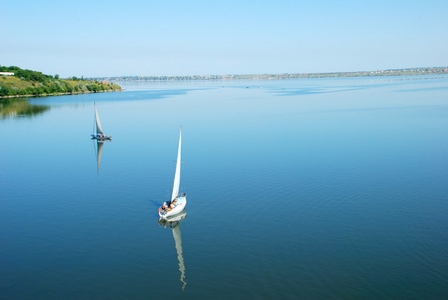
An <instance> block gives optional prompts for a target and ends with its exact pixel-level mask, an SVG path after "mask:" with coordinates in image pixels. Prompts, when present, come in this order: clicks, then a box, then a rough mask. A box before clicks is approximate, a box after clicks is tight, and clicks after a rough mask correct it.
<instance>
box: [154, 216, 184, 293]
mask: <svg viewBox="0 0 448 300" xmlns="http://www.w3.org/2000/svg"><path fill="white" fill-rule="evenodd" d="M186 217H187V211H186V210H185V209H184V210H183V211H181V212H180V213H178V214H176V215H174V216H170V217H167V218H165V219H162V218H160V219H159V225H162V226H164V227H165V228H166V227H167V226H169V227H171V229H172V230H173V238H174V243H175V246H176V252H177V260H178V262H179V271H180V282H181V283H182V291H183V290H184V289H185V286H186V285H187V282H186V281H185V264H184V257H183V255H182V239H181V234H180V221H182V220H183V219H185V218H186Z"/></svg>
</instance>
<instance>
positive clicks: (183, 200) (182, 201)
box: [159, 196, 187, 219]
mask: <svg viewBox="0 0 448 300" xmlns="http://www.w3.org/2000/svg"><path fill="white" fill-rule="evenodd" d="M174 201H176V204H175V205H176V206H175V207H174V208H173V209H171V210H169V211H165V210H162V208H161V207H160V208H159V217H161V218H162V219H166V218H169V217H171V216H174V215H176V214H178V213H180V212H182V211H183V210H184V208H185V206H186V205H187V197H186V196H184V197H177V198H176V199H174ZM166 204H167V203H166V202H165V205H166Z"/></svg>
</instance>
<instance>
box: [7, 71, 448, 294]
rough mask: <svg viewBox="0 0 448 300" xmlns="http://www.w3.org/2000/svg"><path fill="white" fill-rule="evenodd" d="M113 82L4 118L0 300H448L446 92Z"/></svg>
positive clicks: (366, 84) (363, 83) (367, 82)
mask: <svg viewBox="0 0 448 300" xmlns="http://www.w3.org/2000/svg"><path fill="white" fill-rule="evenodd" d="M118 84H120V85H121V86H122V87H123V88H125V89H127V90H126V91H124V92H119V93H104V94H91V95H79V96H61V97H49V98H39V99H34V100H32V101H31V102H30V103H31V104H32V105H43V106H44V107H46V110H43V112H41V113H37V114H34V115H28V116H27V117H25V116H22V117H21V116H10V117H3V118H2V119H0V157H1V164H0V244H1V247H0V298H1V299H162V298H165V299H174V298H178V297H179V298H182V299H248V298H253V299H447V298H448V272H447V270H448V259H447V258H448V256H447V249H448V234H447V233H448V218H447V215H448V78H446V77H437V76H435V77H418V78H417V77H394V78H374V79H370V78H361V79H359V78H357V79H312V80H311V79H309V80H306V79H303V80H290V81H216V82H197V81H193V82H168V83H145V82H143V83H142V82H125V83H122V82H119V83H118ZM94 101H95V102H96V105H97V108H98V110H99V114H100V117H101V122H102V127H103V129H104V131H105V133H106V134H107V135H109V134H111V135H112V138H113V140H112V142H106V143H104V145H103V146H102V147H100V148H101V150H102V155H101V161H100V164H99V166H98V161H97V159H98V155H97V152H96V151H97V150H96V149H97V145H96V144H95V143H94V142H92V141H91V140H90V138H89V137H90V133H91V132H92V128H93V116H94V110H93V109H94V108H93V103H94ZM180 125H182V128H183V130H182V141H183V144H182V161H183V164H182V173H181V190H182V191H183V192H186V193H187V194H188V196H187V199H188V204H187V208H186V216H185V217H184V219H183V220H182V221H180V222H179V223H174V224H173V225H175V226H174V227H173V228H171V225H170V223H168V224H165V226H163V224H161V225H159V222H158V216H157V208H158V206H159V205H160V204H161V203H162V202H163V201H165V200H167V199H168V198H169V197H170V195H171V190H172V183H173V177H174V169H175V162H174V160H175V159H176V154H177V143H178V138H179V126H180Z"/></svg>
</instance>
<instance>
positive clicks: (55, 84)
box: [0, 66, 122, 103]
mask: <svg viewBox="0 0 448 300" xmlns="http://www.w3.org/2000/svg"><path fill="white" fill-rule="evenodd" d="M0 72H2V73H3V74H0V98H1V99H2V102H3V103H5V102H9V101H8V99H12V98H21V97H42V96H59V95H74V94H86V93H100V92H115V91H121V90H122V88H121V87H120V86H118V85H116V84H114V83H111V82H102V81H98V80H87V79H84V78H81V79H79V78H77V77H71V78H67V79H60V78H59V75H57V74H56V75H54V76H51V75H45V74H42V72H37V71H32V70H26V69H21V68H19V67H16V66H11V67H4V66H0ZM10 101H13V100H10Z"/></svg>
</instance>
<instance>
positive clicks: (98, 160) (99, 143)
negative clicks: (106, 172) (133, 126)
mask: <svg viewBox="0 0 448 300" xmlns="http://www.w3.org/2000/svg"><path fill="white" fill-rule="evenodd" d="M92 140H94V142H93V147H94V148H95V153H96V173H97V174H99V173H100V165H101V156H102V155H103V147H104V142H105V141H106V140H96V143H95V139H92ZM108 141H111V140H108Z"/></svg>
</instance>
